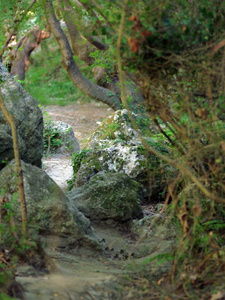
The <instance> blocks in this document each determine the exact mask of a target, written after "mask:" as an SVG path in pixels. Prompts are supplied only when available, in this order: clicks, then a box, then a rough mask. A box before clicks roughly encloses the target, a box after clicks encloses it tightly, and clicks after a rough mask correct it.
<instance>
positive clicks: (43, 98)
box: [25, 39, 91, 106]
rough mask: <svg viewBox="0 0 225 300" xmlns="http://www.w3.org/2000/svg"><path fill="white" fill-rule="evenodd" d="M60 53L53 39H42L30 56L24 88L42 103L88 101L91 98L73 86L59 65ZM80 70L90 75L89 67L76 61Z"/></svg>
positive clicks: (65, 103) (64, 103)
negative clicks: (39, 46) (39, 45)
mask: <svg viewBox="0 0 225 300" xmlns="http://www.w3.org/2000/svg"><path fill="white" fill-rule="evenodd" d="M60 59H61V54H60V52H59V49H58V46H57V45H56V43H55V41H54V40H53V39H50V40H49V39H48V40H44V41H42V43H41V49H40V48H37V50H36V51H34V54H33V55H32V57H31V61H30V65H29V68H28V70H27V73H26V79H25V88H26V89H27V90H28V91H29V93H30V94H31V95H32V96H33V97H34V98H35V99H36V100H37V101H38V102H39V103H40V104H42V105H53V104H57V105H62V106H64V105H67V104H71V103H74V102H90V101H91V99H90V98H89V97H88V96H86V95H84V94H83V93H82V92H81V91H80V90H79V89H77V88H76V87H74V85H73V83H72V82H71V81H70V80H69V79H68V75H67V74H66V71H65V70H64V69H63V68H62V66H60ZM76 61H77V63H78V64H79V66H80V68H81V70H82V71H83V72H84V73H85V74H87V77H89V78H90V77H91V73H90V68H89V67H87V66H86V65H85V64H84V63H82V61H81V62H80V61H78V59H76Z"/></svg>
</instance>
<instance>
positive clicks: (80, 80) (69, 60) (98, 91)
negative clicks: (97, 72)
mask: <svg viewBox="0 0 225 300" xmlns="http://www.w3.org/2000/svg"><path fill="white" fill-rule="evenodd" d="M45 13H46V18H47V22H48V25H49V28H50V30H51V32H52V33H53V35H54V37H55V39H56V41H57V43H58V45H59V47H60V50H61V53H62V64H63V66H64V68H65V70H66V71H67V73H68V75H69V77H70V79H71V80H72V82H73V84H74V85H75V86H77V87H78V88H79V89H80V90H82V91H83V92H84V93H85V94H86V95H88V96H90V97H92V98H93V99H95V100H99V101H101V102H103V103H106V104H108V105H109V106H110V107H112V108H113V109H114V110H117V109H120V107H121V101H120V98H119V97H118V96H117V95H116V94H115V93H113V92H110V91H109V90H108V89H105V88H102V87H100V86H98V85H97V84H95V83H93V82H91V81H89V80H88V79H87V78H85V77H84V76H83V75H82V74H81V72H80V70H79V69H78V67H77V66H76V64H75V62H74V59H73V53H72V50H71V48H70V44H69V42H68V39H67V37H66V35H65V34H64V32H63V30H62V28H61V27H60V24H59V21H58V20H57V19H56V16H55V13H54V7H53V4H52V1H51V0H46V4H45Z"/></svg>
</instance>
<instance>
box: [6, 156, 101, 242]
mask: <svg viewBox="0 0 225 300" xmlns="http://www.w3.org/2000/svg"><path fill="white" fill-rule="evenodd" d="M22 169H23V180H24V191H25V198H26V204H27V213H28V224H29V226H31V228H32V227H34V226H36V227H37V229H38V232H40V233H42V234H43V235H45V236H49V235H50V236H52V235H53V236H58V237H63V238H65V237H66V238H67V245H66V246H69V245H70V243H72V244H74V245H79V244H80V242H82V241H85V242H88V241H89V242H90V241H91V242H93V243H97V238H96V237H95V235H94V234H93V232H92V227H91V223H90V221H89V220H88V219H87V218H86V217H85V216H84V215H83V214H82V213H81V212H79V210H78V209H77V208H76V207H75V205H74V207H73V211H70V210H69V208H68V199H67V197H66V196H65V194H64V193H63V192H62V190H61V189H60V188H59V187H58V186H57V184H56V183H55V182H54V181H53V180H52V179H51V178H50V177H49V176H48V175H47V174H46V173H45V172H44V171H43V170H42V169H39V168H37V167H35V166H32V165H30V164H26V163H24V162H22ZM15 174H16V170H15V162H14V160H13V161H12V162H11V163H10V164H8V165H7V166H6V167H5V168H4V169H2V170H1V172H0V192H1V194H2V195H3V196H4V198H5V199H7V202H8V203H10V207H12V210H13V211H12V213H13V214H14V216H15V220H16V221H17V222H20V221H21V207H20V202H19V200H18V199H17V197H16V194H17V192H18V186H17V185H18V180H17V177H16V175H15Z"/></svg>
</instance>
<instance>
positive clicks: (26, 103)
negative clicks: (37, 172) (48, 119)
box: [0, 63, 43, 169]
mask: <svg viewBox="0 0 225 300" xmlns="http://www.w3.org/2000/svg"><path fill="white" fill-rule="evenodd" d="M0 92H1V95H2V98H3V101H4V103H5V106H6V108H7V110H8V111H10V112H11V113H12V114H13V116H14V118H15V121H16V128H17V135H18V140H19V150H20V156H21V159H23V160H24V161H25V162H27V163H31V164H33V165H36V166H38V167H41V158H42V154H43V118H42V112H41V110H40V109H39V107H38V104H37V102H36V101H35V100H34V99H33V98H32V97H31V95H29V94H28V93H27V92H26V91H25V89H24V88H23V87H22V86H21V84H20V83H18V82H17V81H15V80H14V79H13V77H12V76H11V75H10V74H8V73H7V70H6V68H5V67H4V66H3V65H2V64H1V63H0ZM13 158H14V153H13V142H12V134H11V128H10V126H9V125H8V123H7V122H6V120H5V118H4V117H3V114H2V112H1V111H0V169H2V168H3V167H4V166H5V163H4V161H11V160H12V159H13Z"/></svg>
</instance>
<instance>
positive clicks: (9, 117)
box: [0, 95, 27, 236]
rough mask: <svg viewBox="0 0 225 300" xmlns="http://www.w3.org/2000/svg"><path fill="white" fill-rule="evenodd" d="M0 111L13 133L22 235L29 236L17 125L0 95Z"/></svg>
mask: <svg viewBox="0 0 225 300" xmlns="http://www.w3.org/2000/svg"><path fill="white" fill-rule="evenodd" d="M0 109H1V111H2V113H3V115H4V117H5V119H6V121H7V122H8V123H9V125H10V127H11V131H12V138H13V150H14V156H15V163H16V171H17V177H18V189H19V195H20V201H21V213H22V234H23V236H26V235H27V209H26V201H25V194H24V186H23V174H22V168H21V162H20V155H19V144H18V137H17V133H16V124H15V119H14V117H13V115H12V114H11V113H10V112H8V111H7V109H6V107H5V104H4V102H3V99H2V97H1V95H0Z"/></svg>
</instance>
